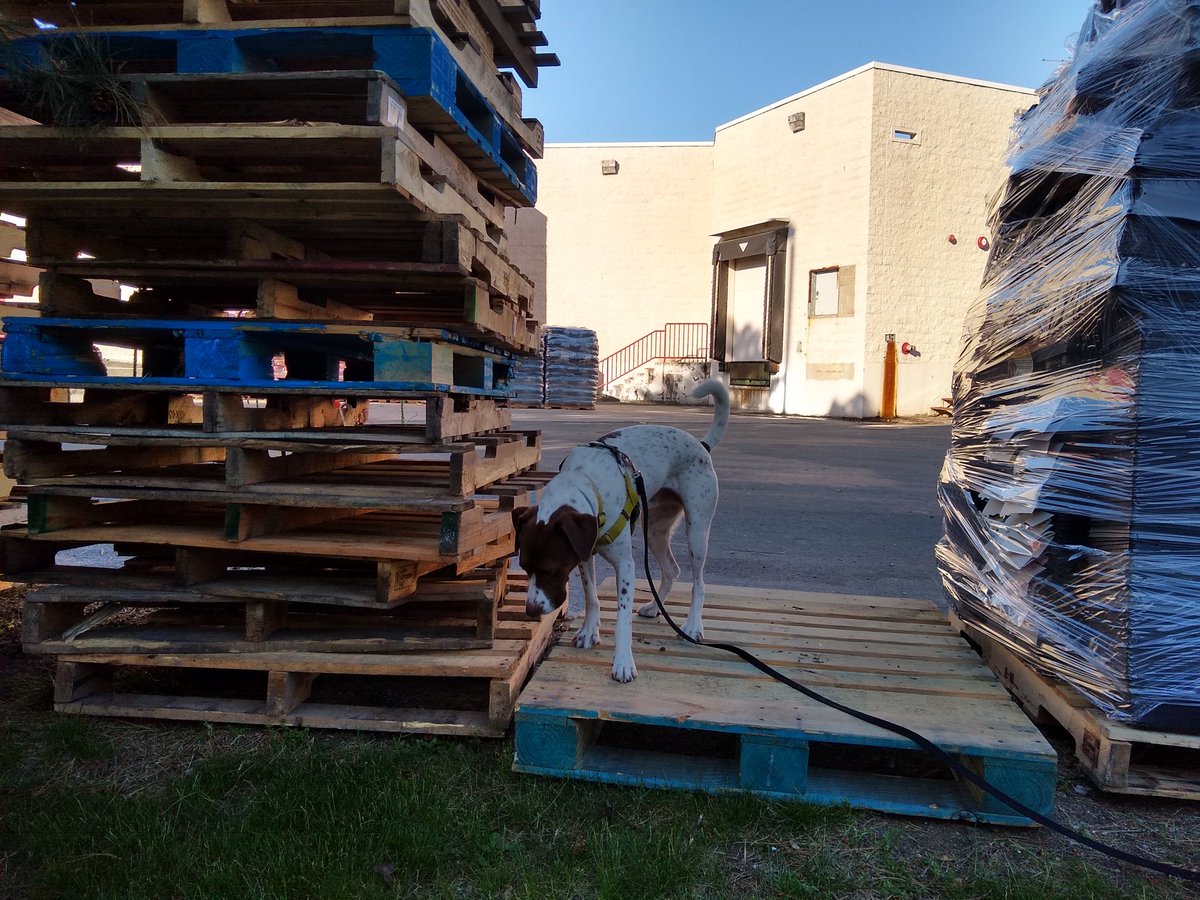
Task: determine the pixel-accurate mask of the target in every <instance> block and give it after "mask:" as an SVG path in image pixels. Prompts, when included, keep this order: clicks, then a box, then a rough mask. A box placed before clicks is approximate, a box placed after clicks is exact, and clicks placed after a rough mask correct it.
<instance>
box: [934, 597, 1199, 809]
mask: <svg viewBox="0 0 1200 900" xmlns="http://www.w3.org/2000/svg"><path fill="white" fill-rule="evenodd" d="M951 619H952V624H953V625H954V627H956V628H958V629H959V630H960V631H962V632H963V633H964V634H965V635H967V636H968V637H969V638H970V640H971V641H972V642H973V643H974V644H975V645H976V646H977V647H978V648H979V652H980V655H981V656H982V657H983V661H984V662H985V663H987V665H988V666H989V667H990V668H991V670H992V671H993V672H995V673H996V675H997V677H999V679H1000V680H1001V681H1002V682H1003V683H1004V685H1005V686H1006V687H1007V688H1008V689H1009V691H1010V692H1011V693H1012V695H1013V696H1014V697H1015V698H1016V699H1017V702H1018V703H1020V704H1021V706H1022V707H1023V708H1024V709H1025V712H1026V713H1028V714H1029V716H1030V717H1031V718H1032V719H1033V720H1034V721H1035V722H1045V723H1049V722H1054V723H1056V724H1057V725H1058V726H1059V727H1061V728H1063V729H1065V730H1066V731H1067V732H1068V733H1069V734H1070V735H1071V737H1072V739H1073V740H1074V742H1075V756H1076V758H1077V760H1078V762H1079V765H1080V768H1082V769H1083V771H1084V772H1085V773H1086V774H1087V776H1088V777H1089V778H1090V779H1091V780H1092V781H1093V782H1094V783H1095V784H1096V786H1097V787H1099V788H1100V789H1101V790H1103V791H1108V792H1111V793H1114V794H1135V795H1141V796H1148V797H1175V798H1179V799H1183V800H1200V735H1197V734H1171V733H1168V732H1162V731H1154V730H1151V729H1144V728H1136V727H1133V726H1129V725H1123V724H1121V723H1119V722H1114V721H1112V720H1111V719H1108V718H1106V717H1105V716H1104V715H1103V714H1102V713H1101V712H1100V710H1098V709H1097V708H1096V707H1095V706H1094V705H1093V704H1092V703H1091V702H1089V701H1088V700H1087V699H1086V698H1084V697H1083V696H1082V695H1080V694H1079V692H1077V691H1076V690H1074V689H1073V688H1072V687H1071V686H1070V685H1068V684H1065V683H1064V682H1062V681H1059V680H1058V679H1056V678H1054V677H1052V676H1049V675H1046V674H1043V673H1039V672H1038V671H1036V670H1035V669H1034V668H1033V667H1032V666H1030V665H1028V664H1027V663H1026V662H1025V661H1023V660H1021V659H1020V658H1019V657H1017V656H1016V655H1015V654H1013V653H1011V652H1009V651H1008V650H1006V649H1005V648H1004V647H1003V646H1001V645H1000V644H998V643H997V642H996V641H994V640H993V639H991V638H990V637H989V636H988V635H986V634H984V633H983V632H981V631H980V630H979V629H977V628H974V627H972V626H971V625H969V624H967V623H964V622H963V621H962V620H961V619H959V618H958V617H957V616H954V615H953V613H952V614H951Z"/></svg>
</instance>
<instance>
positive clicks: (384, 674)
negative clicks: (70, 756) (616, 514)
mask: <svg viewBox="0 0 1200 900" xmlns="http://www.w3.org/2000/svg"><path fill="white" fill-rule="evenodd" d="M524 602H525V601H524V597H523V596H521V595H516V596H513V595H511V594H510V597H509V599H507V600H506V601H505V603H504V605H503V606H502V607H501V609H500V625H499V626H498V628H500V629H501V630H502V631H503V632H504V633H507V634H510V635H519V636H517V637H511V638H509V639H506V640H497V641H496V642H495V645H494V646H493V647H492V648H491V649H488V650H458V651H437V652H433V651H431V652H412V653H406V654H386V653H380V654H351V653H276V652H271V653H227V654H104V653H98V654H86V655H81V656H74V657H71V659H70V660H66V659H61V660H59V662H58V668H57V673H56V676H55V687H54V709H55V710H56V711H57V712H62V713H73V714H84V715H94V716H119V717H122V718H138V719H169V720H178V721H199V722H214V723H229V724H242V725H300V726H304V727H308V728H340V729H354V730H360V731H394V732H419V733H424V734H448V735H480V736H485V737H500V736H502V735H503V734H504V733H505V731H506V730H507V728H508V724H509V722H510V721H511V718H512V710H513V706H514V704H515V703H516V699H517V694H518V693H519V691H520V690H521V686H522V685H523V684H524V683H525V680H526V678H527V677H528V675H529V673H530V672H531V671H532V669H533V668H534V666H535V665H536V664H537V662H538V660H539V659H540V658H541V656H542V654H543V652H544V651H545V649H546V647H547V646H548V645H549V642H550V640H551V637H552V635H553V632H554V624H555V618H556V617H554V616H546V617H544V618H543V619H541V620H540V621H536V622H535V621H531V620H529V619H527V618H525V612H524Z"/></svg>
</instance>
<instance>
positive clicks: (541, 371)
mask: <svg viewBox="0 0 1200 900" xmlns="http://www.w3.org/2000/svg"><path fill="white" fill-rule="evenodd" d="M508 387H509V390H511V391H512V399H513V402H514V403H518V404H520V405H522V406H541V405H542V404H543V403H545V401H546V357H545V348H544V342H542V343H539V345H538V352H537V353H535V354H534V355H533V356H523V357H521V358H520V359H519V360H518V361H517V363H516V364H515V365H514V366H513V367H512V369H511V370H510V373H509V377H508Z"/></svg>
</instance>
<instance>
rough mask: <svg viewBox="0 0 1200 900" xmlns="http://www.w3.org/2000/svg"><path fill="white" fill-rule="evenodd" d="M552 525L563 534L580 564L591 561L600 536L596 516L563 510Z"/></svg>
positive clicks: (553, 518) (551, 521) (552, 519)
mask: <svg viewBox="0 0 1200 900" xmlns="http://www.w3.org/2000/svg"><path fill="white" fill-rule="evenodd" d="M550 524H552V525H554V526H556V527H557V528H558V529H559V531H561V532H562V533H563V536H564V537H566V539H567V543H568V544H570V545H571V549H572V550H573V551H575V555H576V556H578V557H579V561H580V562H583V561H584V560H587V559H591V557H592V551H593V550H595V549H596V538H597V536H598V535H599V534H600V529H599V527H598V526H597V525H596V518H595V516H589V515H587V514H586V513H581V512H576V511H575V510H573V509H562V510H559V511H558V512H556V513H555V514H554V515H553V516H552V517H551V520H550Z"/></svg>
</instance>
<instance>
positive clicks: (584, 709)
mask: <svg viewBox="0 0 1200 900" xmlns="http://www.w3.org/2000/svg"><path fill="white" fill-rule="evenodd" d="M640 593H643V594H644V596H645V598H646V599H649V594H648V593H646V592H644V591H642V592H640ZM685 596H686V593H685V592H683V591H680V592H677V593H676V594H675V595H673V597H674V598H675V599H673V600H672V601H671V602H670V608H671V609H672V613H673V615H676V616H677V618H678V620H679V621H682V620H683V618H684V617H685V616H686V604H685V602H684V599H683V598H684V597H685ZM602 597H603V593H602ZM603 605H604V616H602V621H603V622H605V623H609V622H611V621H612V616H613V614H614V608H613V602H612V599H611V597H604V599H603ZM635 618H636V617H635ZM705 632H706V636H707V637H708V638H709V639H710V640H719V641H725V642H732V643H738V644H741V645H742V646H745V647H747V648H748V649H749V650H751V651H752V652H754V653H756V654H757V655H759V656H761V657H762V658H764V659H765V660H766V661H767V662H769V663H771V664H772V665H774V666H776V667H777V668H780V669H782V670H783V671H785V672H787V673H788V674H790V675H791V676H792V677H793V678H796V679H797V680H799V681H801V682H802V683H805V684H808V685H810V686H811V687H813V688H814V689H816V690H819V691H821V692H822V693H824V694H826V695H828V696H830V697H832V698H833V699H836V700H838V701H840V702H842V703H845V704H847V705H850V706H853V707H856V708H859V709H863V710H866V711H868V712H872V713H874V714H876V715H879V716H883V717H885V718H888V719H891V720H892V721H896V722H899V723H902V724H904V725H907V726H909V727H910V728H913V729H914V730H916V731H918V732H919V733H922V734H925V735H926V736H927V737H929V738H930V739H932V740H934V741H936V742H937V743H938V744H939V745H940V746H942V747H943V748H945V749H946V750H947V751H949V752H950V753H952V754H954V755H955V756H957V757H958V758H959V759H961V760H962V761H964V762H965V763H966V764H967V765H968V766H970V767H971V768H973V769H974V770H975V771H976V772H978V773H979V774H981V775H983V776H984V777H985V778H987V779H988V780H989V781H990V782H991V783H993V784H995V785H996V786H997V787H1000V788H1001V789H1003V790H1005V791H1007V792H1008V793H1010V794H1012V795H1014V796H1015V797H1017V798H1018V799H1019V800H1021V801H1022V802H1023V803H1025V804H1026V805H1027V806H1029V807H1031V808H1033V809H1036V810H1038V811H1040V812H1043V813H1049V812H1050V811H1051V810H1052V809H1053V801H1054V787H1055V772H1056V763H1057V758H1056V756H1055V753H1054V750H1053V749H1052V748H1051V747H1050V745H1049V744H1048V743H1047V742H1046V740H1045V739H1044V738H1043V737H1042V736H1041V734H1040V733H1039V732H1038V730H1037V729H1036V728H1035V727H1034V726H1033V725H1032V723H1030V721H1029V720H1028V719H1027V718H1026V717H1025V715H1024V714H1023V713H1022V712H1021V711H1020V710H1019V708H1018V707H1017V706H1016V705H1015V704H1014V703H1013V702H1012V700H1011V698H1010V697H1009V696H1008V694H1007V692H1006V691H1005V690H1004V689H1003V688H1002V687H1001V686H1000V684H999V682H998V681H997V680H996V678H995V676H994V675H993V674H992V673H991V672H990V671H989V670H988V669H987V668H986V667H985V666H984V665H983V664H982V663H981V662H980V660H979V658H978V657H977V656H976V655H975V654H974V652H973V651H972V650H971V649H970V648H969V647H968V646H967V644H966V643H965V642H964V641H963V640H962V639H961V638H960V637H959V636H958V635H957V634H956V633H955V632H954V631H953V630H952V629H951V628H950V627H949V625H948V624H947V622H946V620H945V617H944V615H943V614H942V613H940V612H939V611H938V610H936V609H935V608H934V606H933V605H932V604H931V603H927V602H925V601H916V600H898V599H891V598H868V597H854V596H840V595H827V594H826V595H821V594H807V593H800V592H794V591H768V590H753V589H744V588H722V587H714V586H712V585H710V586H709V587H708V591H707V602H706V604H705ZM607 639H608V635H605V644H604V645H603V646H602V647H600V648H595V649H592V650H580V649H577V648H575V647H573V646H570V645H569V637H567V638H565V639H564V642H563V644H562V645H560V646H558V647H556V648H555V649H554V650H553V652H552V653H551V655H550V657H549V659H548V660H547V661H546V662H545V663H544V664H543V665H542V667H541V668H540V669H539V670H538V672H537V673H536V674H535V676H534V677H533V679H532V680H531V681H530V683H529V685H528V686H527V687H526V688H525V691H524V692H523V693H522V695H521V699H520V702H519V704H518V707H517V712H516V731H515V742H516V756H515V761H514V765H513V768H514V769H516V770H517V771H519V772H528V773H534V774H539V775H552V776H559V777H566V778H575V779H583V780H589V781H601V782H607V783H612V784H623V785H640V786H651V787H664V788H680V789H686V790H693V791H705V792H710V793H726V792H744V793H751V794H756V795H761V796H765V797H771V798H775V799H784V800H798V801H806V802H810V803H818V804H828V805H840V804H848V805H850V806H855V807H860V808H865V809H873V810H879V811H882V812H888V813H898V814H903V815H914V816H927V817H931V818H938V819H965V820H970V821H979V822H987V823H992V824H1002V825H1030V824H1032V823H1031V822H1030V821H1029V820H1028V819H1026V818H1025V817H1024V816H1022V815H1020V814H1018V813H1015V812H1014V811H1013V810H1011V809H1010V808H1009V807H1007V806H1005V805H1003V804H1002V803H1000V802H999V801H996V800H994V799H992V798H991V797H990V796H988V795H985V794H983V793H982V792H980V791H979V790H978V789H976V788H974V787H973V786H971V785H968V784H966V783H964V782H961V781H958V780H956V779H954V778H953V777H952V776H951V775H950V774H949V773H948V772H947V771H943V770H941V768H940V767H939V766H937V765H936V764H933V763H932V762H931V761H930V760H929V759H928V757H926V756H925V755H924V754H921V753H920V752H919V751H917V750H916V749H915V747H914V746H913V745H912V744H911V743H910V742H908V741H906V740H904V739H902V738H900V737H898V736H896V735H894V734H891V733H890V732H886V731H883V730H881V729H877V728H874V727H871V726H868V725H866V724H865V723H862V722H860V721H858V720H857V719H854V718H851V717H849V716H846V715H844V714H842V713H838V712H836V711H834V710H831V709H829V708H828V707H825V706H822V705H820V704H817V703H815V702H814V701H810V700H808V699H806V698H805V697H803V696H802V695H800V694H798V693H796V692H794V691H791V690H789V689H788V688H786V687H784V686H783V685H780V684H778V683H777V682H774V681H772V680H771V679H769V678H767V677H766V676H762V675H760V674H759V673H758V672H756V671H755V670H754V669H752V668H750V667H749V666H748V665H746V664H745V663H743V662H741V661H740V660H737V659H735V658H734V657H732V656H730V655H729V654H727V653H722V652H720V651H717V650H711V649H707V648H699V647H694V646H691V645H688V644H685V643H683V642H682V641H680V640H679V639H678V638H676V637H675V636H674V635H673V634H672V633H671V632H670V631H669V630H668V628H667V626H666V625H665V624H664V623H662V622H661V621H660V620H647V619H641V618H637V619H636V621H635V623H634V655H635V659H636V662H637V665H638V672H639V675H638V678H637V679H636V680H635V681H633V682H632V683H630V684H624V685H622V684H618V683H616V682H614V681H613V680H612V679H611V677H610V673H609V669H610V667H611V664H612V649H611V645H610V644H609V643H608V640H607Z"/></svg>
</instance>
